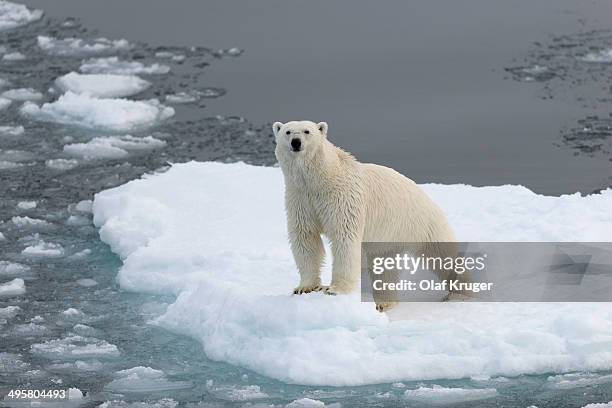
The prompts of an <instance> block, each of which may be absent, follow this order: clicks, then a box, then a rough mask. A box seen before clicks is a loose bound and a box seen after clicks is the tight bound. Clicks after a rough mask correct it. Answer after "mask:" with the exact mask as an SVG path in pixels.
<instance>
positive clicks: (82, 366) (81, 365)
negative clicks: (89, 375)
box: [47, 359, 104, 372]
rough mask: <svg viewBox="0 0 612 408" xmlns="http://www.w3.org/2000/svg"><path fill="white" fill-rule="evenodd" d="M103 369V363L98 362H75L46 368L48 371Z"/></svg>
mask: <svg viewBox="0 0 612 408" xmlns="http://www.w3.org/2000/svg"><path fill="white" fill-rule="evenodd" d="M103 368H104V363H102V362H101V361H100V360H95V359H94V360H87V361H83V360H77V361H75V362H66V363H56V364H51V365H49V366H48V367H47V370H49V371H87V372H91V371H100V370H102V369H103Z"/></svg>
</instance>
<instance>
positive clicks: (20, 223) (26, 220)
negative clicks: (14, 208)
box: [11, 216, 52, 228]
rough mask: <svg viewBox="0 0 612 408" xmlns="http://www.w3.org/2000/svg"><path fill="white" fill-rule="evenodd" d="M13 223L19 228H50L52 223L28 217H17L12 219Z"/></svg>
mask: <svg viewBox="0 0 612 408" xmlns="http://www.w3.org/2000/svg"><path fill="white" fill-rule="evenodd" d="M11 222H12V223H13V225H15V226H16V227H17V228H49V227H51V226H52V224H51V223H49V222H47V221H45V220H41V219H38V218H30V217H27V216H15V217H13V218H11Z"/></svg>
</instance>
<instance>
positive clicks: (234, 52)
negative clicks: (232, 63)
mask: <svg viewBox="0 0 612 408" xmlns="http://www.w3.org/2000/svg"><path fill="white" fill-rule="evenodd" d="M243 52H244V50H241V49H240V48H237V47H232V48H225V49H220V50H217V51H215V53H214V55H215V56H216V57H238V56H240V55H242V53H243Z"/></svg>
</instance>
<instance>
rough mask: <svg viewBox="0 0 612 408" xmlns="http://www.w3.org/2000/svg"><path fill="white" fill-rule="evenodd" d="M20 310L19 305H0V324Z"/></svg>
mask: <svg viewBox="0 0 612 408" xmlns="http://www.w3.org/2000/svg"><path fill="white" fill-rule="evenodd" d="M19 312H21V308H20V307H19V306H6V307H0V324H6V323H7V322H8V321H9V320H11V319H12V318H14V317H15V316H17V315H18V314H19Z"/></svg>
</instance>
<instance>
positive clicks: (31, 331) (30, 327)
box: [10, 323, 50, 337]
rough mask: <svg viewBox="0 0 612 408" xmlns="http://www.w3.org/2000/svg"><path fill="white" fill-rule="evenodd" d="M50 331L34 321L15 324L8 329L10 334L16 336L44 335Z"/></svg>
mask: <svg viewBox="0 0 612 408" xmlns="http://www.w3.org/2000/svg"><path fill="white" fill-rule="evenodd" d="M49 333H50V330H49V329H48V328H47V327H45V326H42V325H40V324H36V323H25V324H16V325H15V326H13V328H12V329H11V331H10V334H11V335H12V336H17V337H34V336H45V335H47V334H49Z"/></svg>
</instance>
